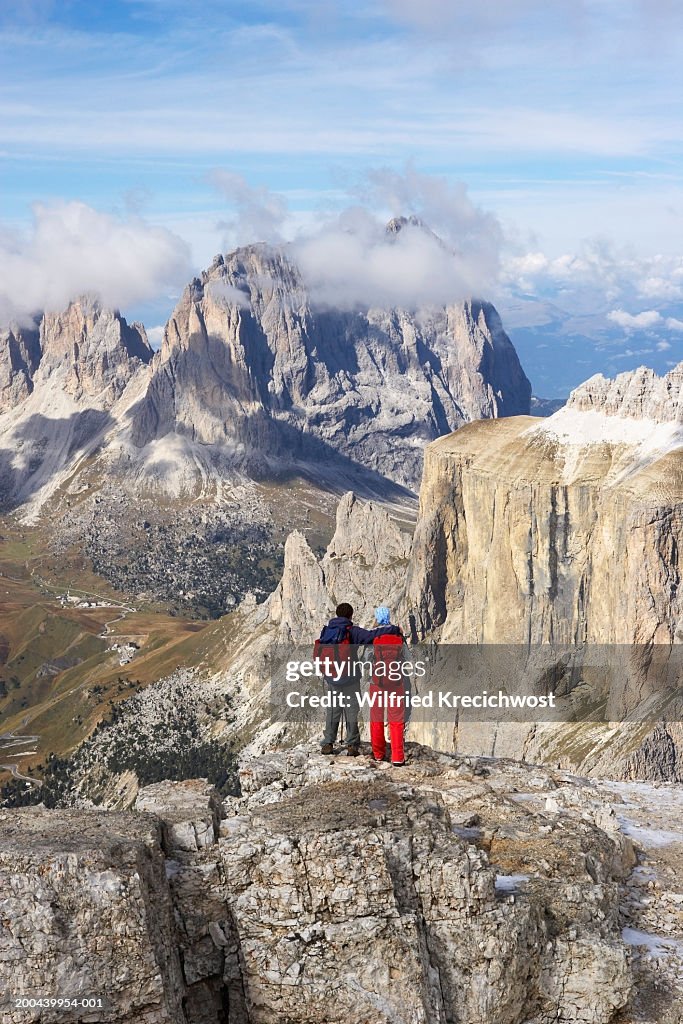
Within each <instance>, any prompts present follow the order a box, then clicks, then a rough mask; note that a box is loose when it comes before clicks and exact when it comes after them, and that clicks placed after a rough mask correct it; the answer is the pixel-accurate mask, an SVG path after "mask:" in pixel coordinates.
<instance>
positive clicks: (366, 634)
mask: <svg viewBox="0 0 683 1024" xmlns="http://www.w3.org/2000/svg"><path fill="white" fill-rule="evenodd" d="M378 636H401V630H400V629H399V627H398V626H378V627H377V629H363V627H362V626H351V643H352V644H371V643H372V641H373V640H374V639H375V637H378Z"/></svg>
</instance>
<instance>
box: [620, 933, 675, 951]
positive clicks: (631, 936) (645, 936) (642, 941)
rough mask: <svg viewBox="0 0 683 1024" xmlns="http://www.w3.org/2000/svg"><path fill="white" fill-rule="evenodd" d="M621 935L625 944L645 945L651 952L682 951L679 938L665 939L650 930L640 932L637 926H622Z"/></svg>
mask: <svg viewBox="0 0 683 1024" xmlns="http://www.w3.org/2000/svg"><path fill="white" fill-rule="evenodd" d="M621 937H622V939H623V941H624V942H625V943H626V945H627V946H645V947H646V948H647V949H649V950H650V952H651V953H658V954H662V953H665V952H667V951H671V952H675V953H678V954H681V953H683V942H681V941H680V940H679V939H667V938H665V937H664V936H662V935H653V934H652V933H651V932H641V931H639V930H638V929H637V928H624V929H623V930H622V933H621Z"/></svg>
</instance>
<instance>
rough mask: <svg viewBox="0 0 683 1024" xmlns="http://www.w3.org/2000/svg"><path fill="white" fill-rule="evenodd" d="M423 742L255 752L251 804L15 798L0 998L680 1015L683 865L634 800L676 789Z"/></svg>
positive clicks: (261, 1009)
mask: <svg viewBox="0 0 683 1024" xmlns="http://www.w3.org/2000/svg"><path fill="white" fill-rule="evenodd" d="M411 755H412V762H411V764H410V765H409V766H408V767H407V768H406V769H404V770H403V771H402V772H400V773H399V772H398V771H396V770H394V769H392V768H391V767H390V766H389V765H384V764H382V765H375V764H374V763H373V762H371V761H369V759H368V758H366V757H362V758H359V759H358V760H354V759H349V758H346V757H335V758H332V759H330V758H323V757H322V756H321V755H320V754H318V753H317V751H316V749H315V748H309V747H299V748H295V749H293V750H290V751H287V752H283V753H275V754H270V755H268V756H265V757H261V758H256V759H254V760H253V761H251V762H249V763H248V764H247V765H246V766H245V767H244V768H243V769H242V771H241V782H242V791H243V796H242V797H241V798H229V799H227V800H225V801H221V800H220V799H219V798H218V797H217V794H216V793H215V791H213V790H212V789H211V788H210V787H209V786H207V785H206V784H205V783H204V782H202V781H201V780H194V781H188V782H179V783H172V782H163V783H159V784H157V785H154V786H149V787H147V788H145V789H142V790H141V791H140V793H139V795H138V798H137V805H136V806H137V811H136V812H117V813H112V812H98V811H80V810H63V811H45V810H42V809H36V808H31V809H23V810H18V811H3V812H0V835H1V836H2V839H1V840H0V892H1V893H2V897H1V899H0V909H1V911H2V912H1V913H0V928H1V929H2V930H1V931H0V991H3V992H6V993H9V994H10V996H15V997H19V996H22V995H26V996H29V997H41V996H42V997H45V996H48V997H49V996H55V997H58V996H71V997H73V996H76V995H84V996H90V997H95V998H97V997H101V998H102V999H103V1000H104V1001H105V1006H104V1008H102V1009H99V1010H97V1011H88V1012H85V1011H83V1010H80V1009H79V1010H67V1011H65V1010H50V1009H42V1010H38V1009H37V1008H34V1009H14V1008H13V1004H11V1005H9V1006H5V1008H4V1016H3V1020H6V1021H7V1022H8V1024H15V1022H17V1024H18V1022H19V1021H21V1022H22V1024H24V1022H26V1021H38V1020H41V1021H45V1022H50V1021H60V1022H61V1021H72V1020H77V1019H80V1020H88V1021H109V1022H117V1024H133V1022H135V1024H157V1022H174V1024H176V1022H177V1024H210V1022H219V1021H228V1022H229V1024H247V1022H248V1024H275V1022H289V1024H295V1022H306V1024H316V1022H318V1024H330V1022H334V1021H345V1022H353V1024H365V1022H367V1024H382V1022H386V1024H389V1022H391V1024H398V1022H403V1024H418V1022H429V1024H440V1022H444V1024H446V1022H455V1021H458V1022H463V1021H467V1022H468V1024H494V1022H495V1024H521V1022H525V1024H544V1022H548V1024H549V1022H550V1021H553V1022H557V1021H560V1022H567V1024H569V1022H572V1024H576V1022H586V1024H602V1022H609V1021H614V1022H620V1024H635V1022H636V1021H637V1022H644V1021H649V1022H654V1021H659V1022H661V1021H671V1022H673V1021H675V1020H679V1019H680V1016H677V1014H680V1011H681V1008H682V1007H683V992H682V991H681V988H680V981H679V980H677V978H678V971H679V969H680V964H679V959H678V953H677V950H678V948H679V941H680V939H679V935H680V925H681V921H680V913H679V910H678V906H679V904H678V903H677V902H676V900H675V898H674V897H675V895H676V894H675V893H671V894H669V895H670V896H671V899H669V898H668V896H667V899H666V900H664V901H662V892H661V888H662V885H665V884H668V885H670V886H674V887H675V885H676V883H675V877H676V872H675V871H674V872H673V873H672V874H670V875H669V876H668V880H667V879H665V878H664V875H663V874H662V873H661V872H660V875H658V874H657V871H658V868H657V863H654V864H653V863H651V862H650V861H648V862H647V864H645V863H644V862H643V857H649V856H650V855H649V854H648V853H647V851H646V852H645V854H640V857H641V863H640V864H638V863H637V858H638V853H637V851H636V850H634V842H635V843H636V846H646V845H647V843H648V842H649V843H652V841H653V834H654V835H655V840H656V839H657V836H659V832H654V833H653V830H652V829H650V830H649V831H648V830H647V829H645V830H643V827H642V825H643V822H642V820H640V819H638V817H637V815H638V813H639V808H640V811H642V812H643V813H648V814H652V811H651V808H652V807H653V806H657V805H658V803H657V798H658V797H659V795H660V788H661V795H663V796H664V797H665V799H664V802H663V803H662V806H663V807H664V808H666V807H667V806H668V804H667V802H666V801H667V800H669V802H671V801H672V800H673V801H674V803H675V801H676V799H678V795H677V790H676V789H675V787H666V786H664V787H660V788H657V790H656V792H655V790H654V789H653V787H649V789H650V790H651V793H650V797H653V796H654V798H655V799H650V798H648V801H647V804H646V806H643V807H641V805H640V804H639V798H638V796H637V793H638V792H639V791H638V790H637V789H633V787H632V788H631V790H629V791H628V792H626V790H624V793H625V795H626V800H625V802H624V801H623V800H622V795H621V794H622V791H621V790H619V788H618V787H617V788H616V789H615V788H614V785H615V784H599V783H594V782H589V781H587V780H585V779H580V778H577V777H575V776H572V775H569V774H567V773H565V772H562V771H550V770H547V769H544V768H538V767H533V766H529V765H525V764H520V763H515V762H512V761H494V760H489V759H481V758H480V759H477V758H475V757H457V756H452V755H445V754H436V753H434V752H433V751H429V750H428V749H426V748H422V747H417V746H414V747H413V749H412V751H411ZM610 785H611V786H612V788H611V789H610V788H608V786H610ZM627 788H628V787H627ZM634 794H635V795H634ZM615 806H616V808H617V811H618V814H615V809H614V807H615ZM671 807H672V814H674V813H675V814H676V815H678V814H679V812H680V808H678V810H675V809H674V804H672V805H671ZM646 808H650V810H649V811H648V810H647V809H646ZM634 815H635V817H634ZM639 822H640V823H639ZM660 825H661V822H660ZM629 831H630V832H631V833H632V837H629V836H628V835H626V834H625V833H626V832H629ZM672 835H673V837H674V838H673V839H672V838H671V836H672ZM680 838H683V837H679V836H678V834H677V833H670V834H668V841H669V842H670V843H673V844H674V848H676V847H675V844H676V843H677V842H678V840H679V839H680ZM660 839H661V837H660ZM665 840H666V835H665ZM660 845H661V844H660ZM658 849H659V847H658ZM657 886H658V887H659V888H657ZM648 901H649V902H648ZM659 902H661V905H662V908H663V909H662V911H661V914H664V915H668V916H666V919H664V917H662V919H661V920H660V919H659V918H658V917H657V915H658V913H660V911H659V910H658V905H659ZM667 929H668V930H667ZM658 930H659V932H660V938H659V939H657V935H656V933H657V931H658ZM662 930H664V932H665V934H664V935H661V931H662ZM634 981H635V983H636V984H635V985H634ZM88 1013H89V1015H88Z"/></svg>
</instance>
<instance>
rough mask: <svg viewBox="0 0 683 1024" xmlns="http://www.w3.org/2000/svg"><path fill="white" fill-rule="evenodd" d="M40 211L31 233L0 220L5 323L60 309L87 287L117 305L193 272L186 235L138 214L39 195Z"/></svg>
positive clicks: (0, 308)
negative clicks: (20, 231)
mask: <svg viewBox="0 0 683 1024" xmlns="http://www.w3.org/2000/svg"><path fill="white" fill-rule="evenodd" d="M33 215H34V216H33V225H32V229H31V230H30V231H29V232H27V233H25V234H17V233H16V232H11V231H9V230H7V229H1V228H0V323H7V322H9V321H11V320H26V319H29V318H30V317H32V316H33V315H34V314H36V313H39V312H41V311H43V310H61V309H63V308H65V307H66V306H67V305H68V303H69V302H70V301H71V300H72V299H74V298H76V297H77V296H78V295H82V294H84V293H87V294H93V295H97V296H98V297H99V298H100V299H101V300H102V302H103V303H104V304H105V305H107V306H113V307H117V308H118V307H120V306H123V305H127V304H129V303H133V302H140V301H143V300H146V299H149V298H151V297H153V296H155V295H157V294H158V293H159V291H160V290H161V289H163V288H164V287H166V286H168V285H173V284H180V283H183V282H184V281H185V280H186V279H187V276H188V273H189V263H188V250H187V246H186V245H185V243H184V242H183V241H182V240H181V239H180V238H179V237H178V236H177V235H174V234H172V232H170V231H168V230H166V229H165V228H161V227H155V226H153V225H151V224H148V223H147V222H145V221H143V220H142V219H140V218H139V217H129V218H127V219H121V218H117V217H114V216H112V215H111V214H108V213H102V212H100V211H98V210H95V209H93V208H92V207H91V206H87V205H86V204H85V203H80V202H58V203H54V204H51V205H44V204H40V203H39V204H36V205H35V206H34V208H33Z"/></svg>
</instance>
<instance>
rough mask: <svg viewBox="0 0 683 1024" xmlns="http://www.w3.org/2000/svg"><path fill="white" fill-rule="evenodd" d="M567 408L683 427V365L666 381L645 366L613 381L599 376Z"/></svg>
mask: <svg viewBox="0 0 683 1024" xmlns="http://www.w3.org/2000/svg"><path fill="white" fill-rule="evenodd" d="M567 408H569V409H579V410H581V411H583V412H602V413H604V414H605V415H607V416H622V417H627V418H633V419H649V420H655V421H656V422H658V423H665V422H677V423H683V364H680V363H679V365H678V366H675V367H674V368H673V369H672V370H670V371H669V373H667V374H665V375H664V376H663V377H659V376H657V374H656V373H655V371H654V370H651V369H649V368H648V367H646V366H641V367H639V368H638V369H637V370H632V371H630V372H627V373H620V374H618V376H617V377H615V378H614V379H609V378H607V377H604V376H603V375H602V374H601V373H596V374H595V375H594V376H593V377H591V378H590V379H589V380H587V381H586V382H585V383H584V384H581V385H580V386H579V387H578V388H576V389H575V390H574V391H573V392H572V394H571V395H570V397H569V400H568V402H567Z"/></svg>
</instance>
